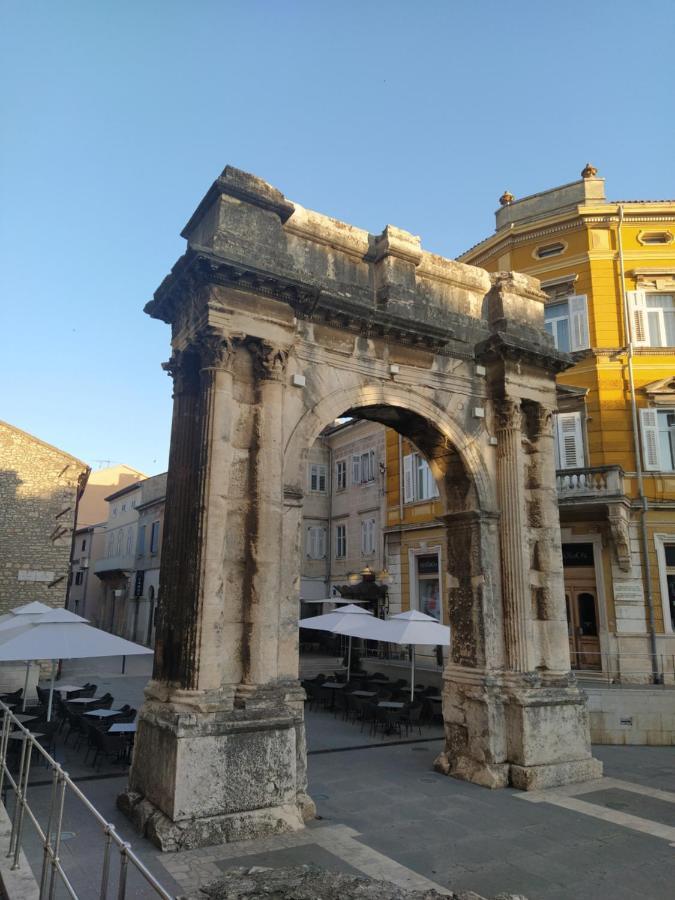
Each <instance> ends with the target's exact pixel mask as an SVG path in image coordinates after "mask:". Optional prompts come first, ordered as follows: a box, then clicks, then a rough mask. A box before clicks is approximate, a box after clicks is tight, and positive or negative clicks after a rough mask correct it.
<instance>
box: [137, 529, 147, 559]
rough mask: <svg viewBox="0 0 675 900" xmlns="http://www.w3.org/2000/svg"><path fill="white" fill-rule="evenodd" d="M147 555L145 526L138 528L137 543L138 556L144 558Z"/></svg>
mask: <svg viewBox="0 0 675 900" xmlns="http://www.w3.org/2000/svg"><path fill="white" fill-rule="evenodd" d="M144 553H145V525H139V526H138V538H137V541H136V555H137V556H143V554H144Z"/></svg>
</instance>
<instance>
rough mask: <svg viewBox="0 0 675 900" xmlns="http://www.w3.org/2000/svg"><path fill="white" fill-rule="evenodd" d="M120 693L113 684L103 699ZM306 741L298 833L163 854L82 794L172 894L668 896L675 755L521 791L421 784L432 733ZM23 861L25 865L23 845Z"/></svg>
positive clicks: (109, 790) (79, 880) (141, 892)
mask: <svg viewBox="0 0 675 900" xmlns="http://www.w3.org/2000/svg"><path fill="white" fill-rule="evenodd" d="M110 677H111V678H113V677H118V676H115V675H111V676H110ZM136 679H139V680H142V679H140V676H138V675H136V676H131V677H130V678H129V681H128V688H125V690H127V697H128V702H132V699H133V697H132V695H133V692H134V690H136V688H135V687H134V684H133V682H135V681H136ZM109 689H110V690H111V692H112V693H115V690H114V689H113V687H112V686H111V687H110V688H109ZM122 693H123V690H122V687H121V686H120V685H119V683H118V685H117V693H115V696H117V694H119V695H120V697H121V696H122ZM134 702H136V701H134ZM308 733H309V746H310V755H309V777H310V793H311V796H312V797H313V798H314V800H315V801H316V803H317V808H318V813H319V816H320V818H319V819H317V820H316V821H314V822H312V823H310V825H309V827H308V828H307V829H305V830H304V831H302V832H299V833H297V834H288V835H281V836H277V837H273V838H269V839H267V840H263V841H255V842H245V843H240V844H230V845H225V846H220V847H212V848H205V849H202V850H193V851H188V852H184V853H178V854H164V855H163V854H160V853H158V852H157V850H156V849H155V848H154V847H152V845H150V844H148V843H147V842H146V841H144V840H142V839H140V838H139V837H138V835H136V834H135V833H134V832H133V831H132V830H131V828H130V826H129V824H128V822H127V821H126V820H125V819H124V817H123V816H122V815H121V814H120V813H119V812H118V811H117V810H116V808H115V797H116V795H117V794H118V793H119V792H120V790H121V789H122V788H123V786H124V784H125V779H124V777H119V776H115V777H113V775H112V773H111V774H109V775H107V776H106V777H102V778H96V779H94V780H88V781H86V782H83V783H82V784H81V787H82V790H83V791H84V792H85V793H86V795H87V796H88V797H89V798H90V799H91V801H92V802H93V803H94V805H95V806H96V807H97V808H98V809H99V810H100V811H101V813H102V814H103V815H104V816H105V817H106V818H108V819H109V820H111V821H112V822H113V823H114V824H115V826H116V827H117V829H118V831H119V833H120V834H121V835H122V836H123V837H124V838H125V840H129V841H130V842H131V843H132V846H133V847H134V849H135V850H136V851H137V852H138V853H139V856H140V857H141V858H142V859H143V861H144V862H145V863H146V865H148V867H149V868H150V869H151V870H152V871H153V872H154V873H155V875H156V876H157V877H158V878H159V879H160V881H162V882H163V883H164V884H165V885H166V886H167V888H168V889H169V890H170V891H173V892H174V893H176V894H183V893H187V892H191V891H194V889H195V887H196V886H197V885H198V884H199V883H201V882H203V881H206V880H209V879H214V878H217V877H218V876H219V875H221V874H222V872H223V871H224V870H225V868H227V867H229V866H239V865H258V866H262V865H265V866H274V867H276V866H289V865H297V864H302V863H316V864H319V865H322V866H326V867H328V868H332V869H334V870H336V871H340V872H346V873H352V874H353V873H354V872H358V873H365V874H368V875H371V876H374V877H377V878H383V879H387V880H389V881H393V882H394V883H396V884H399V885H401V886H405V887H409V888H416V889H425V888H429V887H436V889H437V890H446V891H447V890H449V889H453V890H455V891H461V890H474V891H476V892H477V893H479V894H482V895H483V896H486V897H491V896H494V895H495V894H496V893H499V892H504V891H509V892H512V893H520V894H524V895H525V896H526V897H528V898H529V900H571V898H576V897H581V896H583V897H592V898H594V900H605V898H607V900H609V898H612V900H622V898H633V900H636V898H638V897H640V898H641V900H644V898H648V900H666V898H668V900H670V898H671V897H672V896H673V895H674V890H673V884H674V883H675V748H665V747H596V748H595V753H596V755H597V756H598V758H600V759H602V760H603V762H604V763H605V777H604V778H603V779H601V780H599V781H597V782H594V783H590V784H583V785H576V786H568V787H565V788H559V789H552V790H550V791H541V792H535V793H522V792H520V791H515V790H511V789H505V790H500V791H489V790H487V789H485V788H480V787H477V786H476V785H472V784H469V783H465V782H461V781H457V780H455V779H453V778H446V777H444V776H442V775H438V774H436V773H434V772H433V771H432V770H431V763H432V760H433V759H434V756H435V755H436V753H437V752H438V751H439V749H440V748H441V746H442V744H441V741H440V740H439V739H438V738H437V737H434V735H433V734H432V735H428V736H427V738H426V739H425V740H423V741H419V740H417V741H416V742H415V743H400V742H398V741H395V742H393V743H392V742H387V741H384V742H383V741H382V740H381V739H380V738H379V737H376V738H372V737H371V736H369V735H368V734H363V735H362V734H361V733H360V731H359V728H358V726H354V725H352V724H349V723H344V722H342V720H341V719H340V718H334V717H333V715H332V714H330V713H327V712H317V713H314V714H310V715H308ZM364 745H365V746H364ZM350 746H352V747H353V746H358V747H359V748H360V749H349V747H350ZM312 748H314V749H313V750H312ZM331 750H332V751H333V752H326V751H331ZM317 751H318V752H317ZM32 798H33V801H35V802H36V803H37V805H38V808H39V809H41V810H42V811H43V814H44V812H45V810H46V807H47V803H48V798H49V789H48V788H47V787H46V786H43V787H37V788H34V789H33V791H32ZM65 828H66V831H67V834H66V840H65V841H64V844H63V852H62V858H63V862H64V866H65V868H66V870H67V871H68V872H69V873H70V874H71V876H72V879H73V883H74V885H75V887H76V889H77V890H78V891H79V892H80V895H81V896H82V897H90V896H97V895H98V894H97V891H96V889H95V888H94V887H93V885H94V884H95V883H97V882H98V878H99V877H100V860H101V858H102V839H101V836H100V834H99V833H98V831H97V829H95V828H94V827H93V822H92V819H91V817H90V816H89V814H85V813H84V812H83V810H82V808H81V807H78V806H76V805H75V804H74V803H72V802H70V803H69V804H68V805H67V807H66V822H65ZM26 851H27V854H28V857H29V859H30V860H31V862H32V864H33V865H35V866H38V865H39V860H40V852H39V847H38V846H37V843H36V841H35V840H34V839H29V840H28V842H27V845H26ZM113 883H114V881H113ZM130 886H131V891H130V894H129V896H133V897H136V898H146V897H151V896H153V895H152V894H151V893H150V891H149V890H148V889H147V888H145V887H144V886H143V884H142V882H141V881H140V880H139V877H138V876H132V877H131V880H130ZM59 896H65V895H64V894H58V893H57V897H59Z"/></svg>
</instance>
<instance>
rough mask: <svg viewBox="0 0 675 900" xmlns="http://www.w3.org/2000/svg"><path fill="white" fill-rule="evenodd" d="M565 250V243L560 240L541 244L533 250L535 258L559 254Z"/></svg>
mask: <svg viewBox="0 0 675 900" xmlns="http://www.w3.org/2000/svg"><path fill="white" fill-rule="evenodd" d="M564 252H565V244H563V242H562V241H556V242H555V243H554V244H542V245H541V246H539V247H537V248H536V249H535V251H534V255H535V256H536V257H537V259H548V257H549V256H560V254H561V253H564Z"/></svg>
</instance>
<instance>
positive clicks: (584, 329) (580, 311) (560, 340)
mask: <svg viewBox="0 0 675 900" xmlns="http://www.w3.org/2000/svg"><path fill="white" fill-rule="evenodd" d="M544 328H545V329H546V331H548V333H549V334H550V335H551V337H552V338H553V343H554V344H555V346H556V348H557V349H558V350H561V351H562V352H563V353H574V352H575V351H577V350H587V349H588V348H589V347H590V339H589V331H588V302H587V299H586V296H585V295H584V294H579V295H578V296H571V297H567V298H566V299H564V300H561V301H559V302H555V303H549V304H548V305H547V306H546V307H545V309H544Z"/></svg>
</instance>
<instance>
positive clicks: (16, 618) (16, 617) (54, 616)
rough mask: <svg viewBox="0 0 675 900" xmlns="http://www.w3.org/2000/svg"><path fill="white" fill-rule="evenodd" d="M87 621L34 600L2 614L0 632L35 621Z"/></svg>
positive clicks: (27, 668) (28, 664)
mask: <svg viewBox="0 0 675 900" xmlns="http://www.w3.org/2000/svg"><path fill="white" fill-rule="evenodd" d="M47 621H49V622H86V621H87V620H86V619H83V618H82V616H78V615H77V614H76V613H73V612H70V610H67V609H63V608H61V607H57V608H54V607H53V606H47V605H46V604H44V603H40V601H39V600H34V601H33V602H32V603H24V605H23V606H15V607H14V609H10V611H9V612H8V613H6V614H5V615H4V616H0V633H1V632H3V631H5V630H6V629H8V628H18V627H19V626H22V625H28V624H31V623H33V622H47ZM31 662H32V660H27V661H26V678H25V680H24V683H23V701H22V707H21V708H22V709H23V710H24V711H25V709H26V701H27V699H28V679H29V677H30V664H31Z"/></svg>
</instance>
